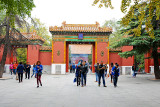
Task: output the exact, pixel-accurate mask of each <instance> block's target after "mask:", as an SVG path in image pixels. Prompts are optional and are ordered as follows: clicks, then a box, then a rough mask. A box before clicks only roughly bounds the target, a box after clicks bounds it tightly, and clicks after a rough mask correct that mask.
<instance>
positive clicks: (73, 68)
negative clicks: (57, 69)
mask: <svg viewBox="0 0 160 107" xmlns="http://www.w3.org/2000/svg"><path fill="white" fill-rule="evenodd" d="M75 69H76V65H75V64H74V63H73V65H72V71H73V73H75Z"/></svg>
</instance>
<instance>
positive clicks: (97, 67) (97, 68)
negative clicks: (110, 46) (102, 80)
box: [94, 63, 99, 82]
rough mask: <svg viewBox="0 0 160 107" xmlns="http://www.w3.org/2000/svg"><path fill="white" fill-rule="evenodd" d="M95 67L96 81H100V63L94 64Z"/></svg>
mask: <svg viewBox="0 0 160 107" xmlns="http://www.w3.org/2000/svg"><path fill="white" fill-rule="evenodd" d="M94 67H95V74H96V81H95V82H98V78H99V77H98V73H99V63H97V64H95V65H94Z"/></svg>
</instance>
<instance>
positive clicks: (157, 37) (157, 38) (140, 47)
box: [112, 4, 160, 79]
mask: <svg viewBox="0 0 160 107" xmlns="http://www.w3.org/2000/svg"><path fill="white" fill-rule="evenodd" d="M155 9H156V8H155ZM130 11H132V10H130ZM130 11H129V12H130ZM144 12H145V14H146V16H145V17H144V19H145V20H144V22H143V23H142V24H141V21H140V20H139V17H140V16H141V12H140V10H139V8H137V9H135V10H134V15H133V18H131V19H130V22H129V25H128V26H127V27H126V28H125V29H122V30H121V31H122V32H124V35H128V37H125V38H123V39H122V40H120V41H116V42H115V43H114V45H113V46H112V47H113V48H117V47H122V46H125V45H130V46H133V50H131V51H127V52H123V53H119V55H120V56H121V57H125V58H128V57H131V56H133V55H142V54H145V53H147V52H150V51H151V53H152V56H151V57H152V58H153V60H154V73H155V78H156V79H160V71H159V62H158V59H159V53H158V47H160V20H157V16H156V10H155V11H154V12H155V13H153V14H154V15H153V17H152V20H151V23H152V26H153V32H154V38H153V37H151V36H149V32H148V31H147V30H146V29H148V27H147V26H146V23H147V22H148V18H147V17H148V16H147V14H149V7H148V5H147V4H146V5H145V8H144ZM122 25H124V23H123V21H122ZM137 27H141V32H140V34H141V36H137V35H138V34H137V33H136V31H135V30H136V28H137Z"/></svg>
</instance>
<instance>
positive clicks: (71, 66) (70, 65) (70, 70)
mask: <svg viewBox="0 0 160 107" xmlns="http://www.w3.org/2000/svg"><path fill="white" fill-rule="evenodd" d="M70 73H72V64H71V65H70Z"/></svg>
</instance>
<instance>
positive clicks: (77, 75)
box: [76, 67, 81, 77]
mask: <svg viewBox="0 0 160 107" xmlns="http://www.w3.org/2000/svg"><path fill="white" fill-rule="evenodd" d="M80 70H81V68H80V67H77V69H76V77H81V71H80Z"/></svg>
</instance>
